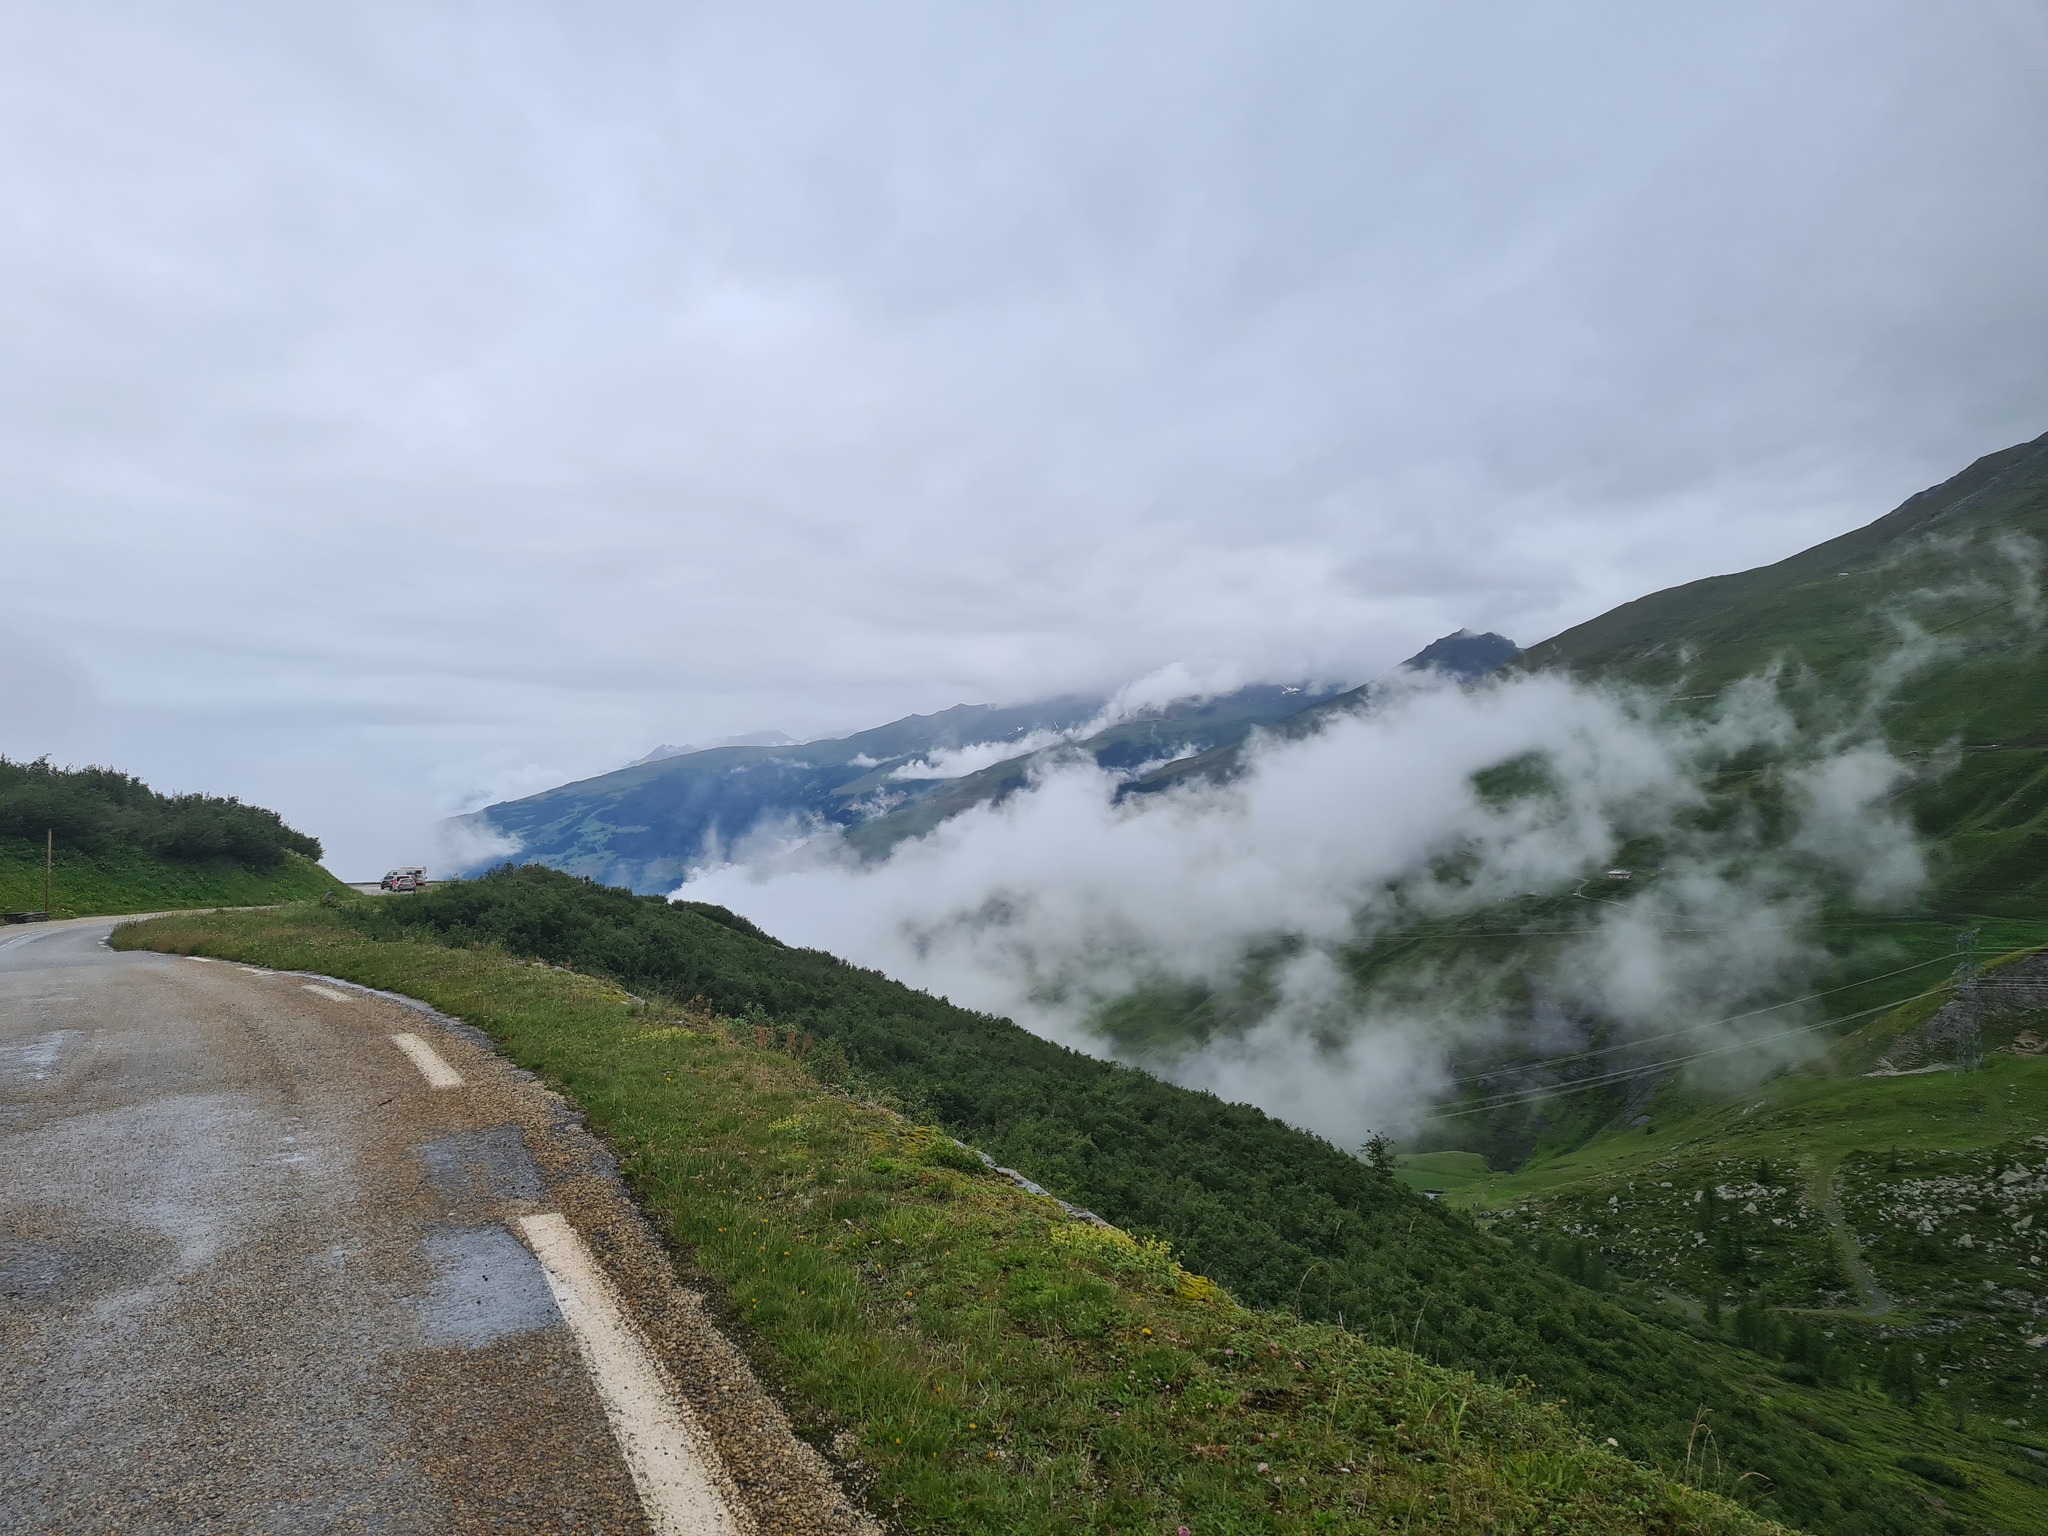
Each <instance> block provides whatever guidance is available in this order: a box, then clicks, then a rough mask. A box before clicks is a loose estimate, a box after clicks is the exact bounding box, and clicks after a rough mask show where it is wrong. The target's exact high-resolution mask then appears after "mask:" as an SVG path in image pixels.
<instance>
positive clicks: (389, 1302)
mask: <svg viewBox="0 0 2048 1536" xmlns="http://www.w3.org/2000/svg"><path fill="white" fill-rule="evenodd" d="M111 927H112V922H111V921H110V920H106V919H101V920H95V921H87V922H81V923H73V924H61V925H51V926H49V927H39V928H34V929H29V930H23V929H19V928H11V929H0V1530H6V1531H10V1532H14V1531H20V1532H51V1533H59V1532H61V1533H64V1536H76V1533H88V1532H117V1531H118V1532H124V1533H136V1532H155V1531H180V1532H184V1531H195V1532H196V1531H204V1532H213V1531H236V1532H244V1531H247V1532H277V1533H285V1532H291V1533H297V1532H329V1531H336V1532H340V1531H365V1532H390V1533H401V1532H403V1533H410V1532H421V1533H426V1532H434V1533H443V1532H447V1533H465V1532H472V1531H493V1532H497V1531H536V1532H538V1531H547V1532H558V1531H577V1532H606V1533H628V1532H636V1533H637V1532H649V1531H651V1532H656V1533H661V1536H667V1533H671V1532H674V1533H678V1536H698V1533H714V1532H719V1533H722V1532H726V1531H734V1532H781V1531H792V1532H807V1531H858V1530H863V1529H871V1527H869V1526H868V1525H867V1522H866V1521H865V1520H864V1519H863V1517H861V1516H860V1515H858V1514H857V1513H856V1512H855V1511H854V1510H853V1509H852V1508H851V1507H850V1504H849V1502H848V1501H847V1500H846V1499H845V1497H844V1495H843V1494H842V1493H841V1491H840V1489H839V1488H838V1486H837V1485H836V1484H835V1483H834V1481H833V1479H832V1475H831V1473H830V1470H829V1468H827V1466H826V1465H825V1463H824V1462H823V1461H822V1460H821V1459H820V1458H819V1457H818V1456H817V1455H816V1454H815V1453H814V1452H813V1451H812V1450H811V1449H810V1448H809V1447H808V1446H807V1445H805V1444H804V1443H803V1442H802V1441H800V1440H798V1439H797V1438H796V1437H795V1436H794V1435H792V1434H791V1432H790V1429H789V1426H788V1424H787V1421H786V1420H785V1419H784V1417H783V1416H782V1413H781V1411H780V1409H779V1408H778V1407H777V1406H776V1405H775V1404H774V1402H773V1401H772V1400H771V1399H770V1398H769V1397H768V1396H767V1395H766V1394H765V1393H764V1392H763V1391H762V1390H761V1388H760V1386H759V1385H758V1384H757V1383H756V1381H755V1380H754V1377H753V1375H752V1374H751V1372H750V1371H749V1370H748V1368H747V1364H746V1361H745V1358H744V1356H743V1355H742V1354H741V1353H740V1352H739V1351H738V1350H736V1349H735V1348H734V1347H733V1346H732V1345H731V1344H730V1343H729V1342H728V1341H727V1340H726V1339H725V1338H724V1337H722V1336H721V1335H720V1333H719V1332H718V1330H717V1329H716V1327H715V1326H713V1323H712V1320H711V1318H710V1316H709V1315H708V1313H707V1311H706V1307H705V1304H704V1303H703V1301H702V1300H701V1298H700V1297H699V1296H698V1294H697V1293H696V1292H695V1291H694V1290H693V1289H691V1287H690V1286H689V1285H688V1284H687V1283H683V1282H681V1281H679V1280H678V1277H677V1275H676V1273H675V1271H674V1269H673V1267H672V1266H671V1264H670V1262H669V1260H668V1258H667V1257H666V1255H665V1254H664V1253H663V1251H662V1249H661V1247H660V1245H659V1244H658V1243H657V1242H655V1240H654V1238H653V1234H652V1233H651V1231H650V1230H649V1229H648V1228H647V1226H646V1224H645V1223H644V1221H642V1219H641V1218H640V1216H639V1214H638V1213H637V1211H635V1210H634V1208H633V1207H632V1205H631V1202H630V1201H629V1200H628V1199H627V1198H626V1197H625V1195H624V1192H623V1190H622V1189H621V1187H620V1185H619V1183H618V1180H617V1178H616V1176H615V1174H614V1172H613V1170H612V1166H611V1163H610V1160H609V1159H608V1158H607V1157H606V1155H605V1154H604V1152H603V1150H602V1149H601V1148H600V1147H599V1146H598V1145H597V1143H596V1142H595V1141H594V1140H593V1139H592V1138H591V1137H589V1136H588V1135H587V1134H586V1133H585V1132H584V1131H583V1130H582V1128H581V1126H580V1123H579V1122H578V1120H577V1118H576V1117H575V1116H574V1114H573V1113H572V1112H571V1111H570V1110H569V1108H568V1106H566V1105H565V1104H564V1103H563V1102H562V1101H561V1100H560V1099H558V1098H556V1097H555V1096H554V1095H553V1094H551V1093H549V1092H547V1091H546V1090H545V1089H543V1088H542V1087H541V1086H540V1085H538V1084H537V1083H535V1082H534V1081H533V1080H531V1079H530V1078H528V1077H527V1076H526V1075H525V1074H523V1073H520V1072H518V1071H516V1070H515V1069H513V1068H512V1067H510V1066H509V1065H508V1064H506V1063H505V1062H503V1061H502V1060H501V1059H499V1058H498V1057H496V1056H495V1055H494V1054H493V1053H491V1052H490V1050H489V1049H488V1046H487V1044H486V1043H485V1042H484V1041H483V1039H482V1037H481V1036H478V1035H475V1034H474V1032H471V1031H468V1030H466V1029H464V1028H463V1027H461V1026H456V1025H453V1023H452V1021H445V1020H440V1019H439V1018H438V1016H432V1015H426V1014H424V1013H422V1012H420V1011H418V1010H415V1009H409V1008H407V1007H405V1006H402V1005H401V1004H400V1003H398V1002H395V1001H390V1000H386V999H383V998H380V997H377V996H374V995H371V994H367V993H363V992H361V991H354V990H349V989H344V988H338V987H334V986H332V985H330V984H327V983H323V982H321V981H318V980H317V979H314V978H308V977H302V976H296V975H291V974H286V973H279V972H262V971H253V970H249V969H246V968H243V967H240V966H237V965H233V964H230V963H227V962H210V963H209V962H202V961H197V960H191V959H184V958H177V957H170V956H161V955H150V954H116V953H115V952H113V951H111V950H109V949H107V948H106V947H105V945H104V943H103V942H102V941H103V938H104V936H105V934H106V933H107V932H108V931H109V929H110V928H111ZM394 1036H401V1037H404V1038H403V1039H402V1040H397V1041H395V1040H394ZM432 1075H438V1076H440V1077H441V1078H442V1079H443V1081H444V1084H445V1080H446V1079H447V1078H450V1077H453V1078H459V1079H460V1082H459V1085H457V1086H446V1085H444V1086H441V1087H436V1086H434V1085H433V1082H431V1081H430V1076H432ZM685 1279H687V1277H685ZM608 1309H609V1310H608Z"/></svg>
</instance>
